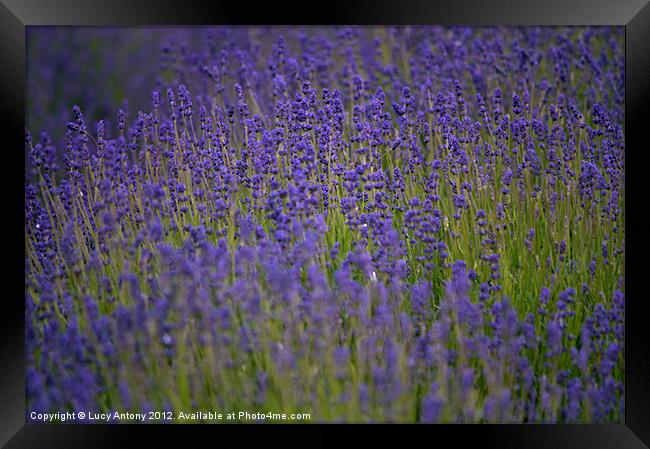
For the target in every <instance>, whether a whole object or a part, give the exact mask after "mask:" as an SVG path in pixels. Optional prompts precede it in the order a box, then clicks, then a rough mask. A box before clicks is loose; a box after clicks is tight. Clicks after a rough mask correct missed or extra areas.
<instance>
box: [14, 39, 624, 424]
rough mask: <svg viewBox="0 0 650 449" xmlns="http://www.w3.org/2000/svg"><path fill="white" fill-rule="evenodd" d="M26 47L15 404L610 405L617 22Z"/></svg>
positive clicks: (620, 106) (617, 386)
mask: <svg viewBox="0 0 650 449" xmlns="http://www.w3.org/2000/svg"><path fill="white" fill-rule="evenodd" d="M127 44H128V45H127ZM27 57H28V64H29V69H28V89H29V90H28V117H27V118H28V120H27V125H28V130H27V132H26V153H25V156H26V172H25V256H26V259H25V307H26V345H27V372H26V376H27V411H28V412H29V411H35V412H40V413H45V412H48V413H53V412H65V411H85V412H88V411H92V412H115V411H118V412H133V413H139V412H145V413H146V412H148V411H160V412H171V413H169V414H168V415H165V416H167V417H168V416H170V415H172V416H173V419H166V420H164V421H165V422H197V421H188V420H185V419H183V418H181V419H179V418H178V417H177V413H178V412H193V411H219V412H229V411H250V412H260V413H268V412H272V413H309V414H310V422H426V423H430V422H454V423H455V422H462V423H473V422H480V423H493V422H503V423H511V422H512V423H534V422H621V421H623V419H624V408H625V406H624V301H625V298H624V281H625V279H624V274H625V267H624V243H625V235H624V212H625V209H624V194H625V185H624V175H625V171H624V165H625V153H624V134H623V126H624V73H625V72H624V67H625V65H624V62H625V61H624V34H623V28H622V27H620V28H608V27H592V28H578V27H570V28H554V27H530V28H459V27H454V28H442V27H398V28H390V27H347V28H335V27H323V28H318V27H306V28H303V27H288V28H287V27H285V28H279V27H259V28H249V27H232V28H226V27H213V28H185V29H183V28H175V29H174V28H152V29H146V28H143V29H139V30H129V29H126V30H102V29H85V30H74V29H55V28H51V29H44V30H40V31H39V32H38V33H34V34H33V35H31V36H29V35H28V54H27ZM28 419H29V416H28ZM262 421H264V422H268V421H273V419H265V420H262ZM209 422H211V421H209Z"/></svg>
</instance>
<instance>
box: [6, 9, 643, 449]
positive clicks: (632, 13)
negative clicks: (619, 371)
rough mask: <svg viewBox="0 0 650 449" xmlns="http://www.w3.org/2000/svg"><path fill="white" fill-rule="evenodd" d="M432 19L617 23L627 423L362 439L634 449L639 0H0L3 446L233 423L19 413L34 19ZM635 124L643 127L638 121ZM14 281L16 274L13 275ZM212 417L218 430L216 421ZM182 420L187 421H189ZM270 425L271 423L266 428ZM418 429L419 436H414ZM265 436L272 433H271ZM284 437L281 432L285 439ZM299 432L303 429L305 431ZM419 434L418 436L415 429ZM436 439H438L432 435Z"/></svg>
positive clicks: (242, 435) (386, 430)
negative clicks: (621, 68) (63, 418)
mask: <svg viewBox="0 0 650 449" xmlns="http://www.w3.org/2000/svg"><path fill="white" fill-rule="evenodd" d="M232 23H241V24H251V25H252V24H267V23H279V24H344V23H345V24H359V25H363V24H377V25H390V24H436V25H623V26H625V34H626V44H625V45H626V99H625V115H626V123H625V133H626V161H627V163H626V181H625V182H626V198H625V201H626V217H625V224H626V231H625V232H626V234H627V239H628V240H627V245H626V251H625V263H626V267H627V269H626V280H625V281H626V287H625V288H626V298H628V299H627V301H626V312H625V313H626V353H625V373H626V378H625V388H626V395H625V396H626V397H625V424H603V425H531V424H529V425H436V426H372V428H370V429H369V428H368V427H370V426H359V427H361V430H362V431H364V432H365V433H368V434H369V436H372V438H377V439H379V438H384V437H387V436H389V435H391V436H392V435H395V434H401V433H402V432H405V433H406V432H408V436H409V437H413V436H414V435H416V434H417V433H419V432H425V433H432V434H434V435H435V438H436V440H438V439H439V438H441V437H443V438H445V440H447V441H454V446H456V445H463V444H464V443H467V442H470V441H473V442H477V444H481V447H499V448H510V447H513V448H515V447H516V448H532V447H540V448H553V449H555V448H589V449H596V448H617V449H618V448H643V447H647V445H649V444H650V391H649V389H650V357H649V356H648V342H650V336H649V334H650V331H649V330H650V326H648V325H647V323H646V321H647V319H648V318H647V317H648V314H647V313H644V312H646V311H647V310H648V307H647V303H648V300H647V297H646V296H645V295H644V290H645V287H646V285H645V283H644V276H647V274H646V261H647V260H648V255H649V254H650V251H649V250H650V219H649V214H648V208H647V206H646V204H645V203H646V198H647V196H646V195H645V192H647V184H646V183H647V180H646V179H644V178H647V176H644V174H643V173H644V171H646V170H647V168H646V165H645V164H646V163H647V162H648V154H649V151H648V150H647V147H648V143H647V142H648V141H647V139H644V137H645V136H644V132H645V131H646V129H647V125H646V121H645V119H646V117H647V115H646V114H645V112H646V111H647V107H648V105H650V4H648V3H647V2H646V0H618V1H616V0H593V1H585V0H545V1H544V0H542V1H539V0H492V1H490V2H480V1H470V0H444V1H439V2H430V1H429V2H427V1H426V0H398V1H394V0H393V1H385V0H384V1H374V2H370V1H367V2H357V3H355V4H354V5H351V4H348V3H344V2H338V1H337V2H327V3H319V4H316V3H314V4H311V5H310V4H307V3H303V4H302V5H294V6H292V7H291V8H281V7H280V6H278V5H277V3H275V2H266V3H264V4H261V5H251V4H249V3H247V2H246V3H245V2H239V3H238V2H227V3H226V2H214V1H212V2H211V1H201V0H194V1H188V0H186V1H171V0H159V1H154V0H144V1H143V0H139V1H138V0H132V1H124V0H110V1H108V0H101V1H92V2H91V1H82V0H49V1H48V0H0V104H1V107H0V114H1V115H0V123H2V124H3V125H5V126H4V127H5V128H7V129H6V130H5V132H4V134H3V139H2V140H0V150H1V151H2V158H1V159H0V161H2V162H3V163H4V164H5V170H4V171H3V173H2V175H1V176H0V192H1V193H2V194H3V195H2V202H1V203H0V204H1V205H2V206H1V209H0V211H1V212H0V235H1V236H2V238H3V244H2V247H1V248H2V249H1V252H2V255H3V259H4V261H5V263H4V264H3V265H4V267H3V269H2V270H1V271H0V273H2V277H3V282H2V284H0V285H2V286H3V287H4V288H5V291H6V293H5V294H4V295H2V302H3V306H2V309H0V310H1V312H0V335H1V345H0V443H1V444H5V443H6V446H5V447H7V448H12V449H13V448H23V447H25V448H27V447H29V448H42V447H57V448H58V447H65V448H73V447H92V448H99V447H126V446H129V445H130V444H133V443H135V440H134V438H133V437H134V434H135V435H137V436H140V437H142V436H146V437H147V439H149V438H151V439H150V440H148V441H149V444H148V446H151V447H153V446H154V444H155V443H154V439H153V438H155V437H157V438H161V439H167V438H170V437H171V436H172V434H173V436H178V435H182V438H184V441H187V439H186V438H188V437H191V438H192V439H193V438H196V437H202V438H204V437H206V436H208V435H206V434H208V433H210V434H211V435H210V436H211V437H215V436H216V435H220V438H221V436H222V435H223V429H227V430H233V426H162V425H156V426H155V427H154V428H151V427H146V426H110V425H109V426H102V425H68V424H63V425H53V424H29V425H27V424H26V423H25V372H24V365H25V363H24V358H25V351H24V341H25V339H24V325H25V321H24V302H23V299H24V293H21V291H24V289H23V287H24V269H23V268H24V267H23V266H22V264H23V263H24V262H25V251H24V243H23V242H22V241H21V239H20V236H21V235H24V215H23V214H24V203H23V201H24V195H23V193H22V188H23V186H24V181H23V177H22V176H23V175H22V174H21V172H20V170H19V169H17V168H16V167H17V166H18V164H20V161H21V160H22V161H23V162H22V163H23V167H24V150H23V148H24V118H25V30H26V27H28V26H32V25H86V26H88V25H91V26H92V25H94V26H109V25H112V26H115V25H120V26H136V25H209V24H232ZM644 125H645V126H644ZM21 282H22V284H23V285H21ZM290 427H291V430H290V436H289V432H287V430H286V429H287V426H271V425H268V426H254V428H255V432H249V430H248V429H250V428H251V427H250V426H249V427H246V428H245V431H242V430H243V429H242V428H238V427H237V428H235V429H234V430H236V431H238V432H237V433H238V437H237V438H238V439H239V442H238V444H242V443H245V442H246V441H247V440H248V439H249V438H250V437H251V436H252V435H253V434H255V436H259V435H258V434H259V433H262V434H264V435H263V436H264V437H265V438H268V440H267V441H272V440H276V438H277V437H276V435H275V432H276V431H277V430H283V431H284V432H287V434H285V435H284V436H283V438H282V439H277V440H276V441H278V442H281V443H282V444H284V443H285V442H287V443H290V442H294V441H295V442H298V443H301V445H303V444H311V441H313V440H312V438H313V436H310V437H309V439H303V435H304V432H305V430H306V431H309V432H312V433H318V439H319V441H320V442H321V443H324V442H332V443H334V442H337V441H338V438H337V437H334V436H332V435H333V433H334V432H332V430H334V431H336V430H337V428H341V427H343V428H345V429H348V428H349V426H302V427H300V426H299V427H298V429H296V428H295V427H294V426H290ZM215 428H216V430H215ZM188 429H189V431H188ZM271 432H273V434H271ZM417 436H418V437H422V436H423V435H417ZM274 437H275V438H274ZM287 437H289V438H290V439H286V438H287ZM305 438H306V437H305ZM424 441H427V440H424ZM438 441H442V440H438Z"/></svg>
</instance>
